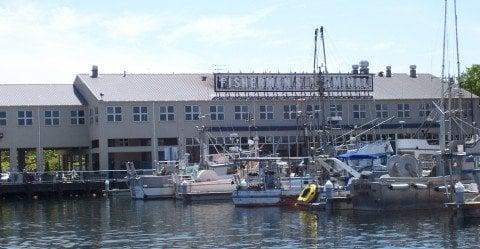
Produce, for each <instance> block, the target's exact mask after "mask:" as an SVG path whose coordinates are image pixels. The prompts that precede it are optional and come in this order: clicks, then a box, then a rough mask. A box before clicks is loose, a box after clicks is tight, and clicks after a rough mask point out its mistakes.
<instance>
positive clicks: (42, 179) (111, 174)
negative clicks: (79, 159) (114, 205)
mask: <svg viewBox="0 0 480 249" xmlns="http://www.w3.org/2000/svg"><path fill="white" fill-rule="evenodd" d="M153 171H154V170H152V169H139V170H136V172H137V174H139V175H146V174H152V173H153ZM107 179H108V180H117V181H123V180H124V181H126V180H127V170H97V171H88V170H86V171H76V170H72V171H48V172H7V173H1V178H0V184H23V183H55V182H85V181H105V180H107Z"/></svg>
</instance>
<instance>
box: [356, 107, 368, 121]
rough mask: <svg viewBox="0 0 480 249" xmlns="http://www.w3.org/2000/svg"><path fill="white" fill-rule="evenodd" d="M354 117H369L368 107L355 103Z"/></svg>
mask: <svg viewBox="0 0 480 249" xmlns="http://www.w3.org/2000/svg"><path fill="white" fill-rule="evenodd" d="M353 118H355V119H364V118H367V107H366V106H365V105H364V104H361V105H353Z"/></svg>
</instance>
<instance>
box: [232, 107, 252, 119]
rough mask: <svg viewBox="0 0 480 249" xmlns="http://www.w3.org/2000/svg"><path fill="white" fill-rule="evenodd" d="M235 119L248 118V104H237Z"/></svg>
mask: <svg viewBox="0 0 480 249" xmlns="http://www.w3.org/2000/svg"><path fill="white" fill-rule="evenodd" d="M234 111H235V120H242V119H243V120H248V118H249V116H250V115H249V113H248V106H247V105H236V106H235V110H234Z"/></svg>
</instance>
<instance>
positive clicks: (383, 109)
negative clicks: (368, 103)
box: [375, 104, 388, 118]
mask: <svg viewBox="0 0 480 249" xmlns="http://www.w3.org/2000/svg"><path fill="white" fill-rule="evenodd" d="M375 113H376V116H377V118H388V106H387V105H385V104H376V105H375Z"/></svg>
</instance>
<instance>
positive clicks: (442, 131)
mask: <svg viewBox="0 0 480 249" xmlns="http://www.w3.org/2000/svg"><path fill="white" fill-rule="evenodd" d="M446 36H447V0H445V10H444V19H443V50H442V81H441V85H442V89H441V94H440V95H441V96H440V108H441V109H440V134H439V144H440V150H441V152H442V153H443V152H444V151H445V147H446V141H445V110H444V108H445V105H444V102H445V97H444V94H445V44H446Z"/></svg>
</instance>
